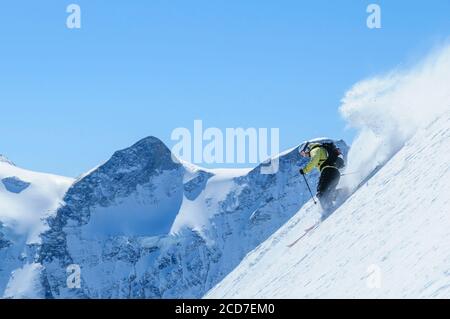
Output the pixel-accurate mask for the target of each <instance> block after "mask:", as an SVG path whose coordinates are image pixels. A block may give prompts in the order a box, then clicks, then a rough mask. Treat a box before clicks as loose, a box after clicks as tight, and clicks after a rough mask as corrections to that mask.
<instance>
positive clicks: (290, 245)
mask: <svg viewBox="0 0 450 319" xmlns="http://www.w3.org/2000/svg"><path fill="white" fill-rule="evenodd" d="M320 223H321V221H318V222H316V223H315V224H314V225H312V226H311V227H309V228H306V229H305V231H304V233H303V234H302V235H301V236H300V237H299V238H298V239H297V240H296V241H294V242H293V243H292V244H289V245H288V247H289V248H292V247H293V246H295V244H297V243H298V242H299V241H300V240H301V239H302V238H303V237H305V236H306V235H308V234H309V233H310V232H311V231H313V230H314V229H316V228H317V227H319V225H320Z"/></svg>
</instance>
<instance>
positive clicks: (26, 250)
mask: <svg viewBox="0 0 450 319" xmlns="http://www.w3.org/2000/svg"><path fill="white" fill-rule="evenodd" d="M72 182H73V180H72V179H70V178H66V177H61V176H55V175H50V174H42V173H36V172H31V171H27V170H24V169H21V168H19V167H16V166H14V164H13V163H12V162H11V161H9V160H7V159H6V157H4V156H1V157H0V295H3V291H4V290H5V288H6V286H7V284H8V282H9V280H10V277H11V271H13V270H14V269H16V268H17V267H22V265H24V264H26V263H27V260H28V258H30V259H31V260H32V258H33V254H34V253H31V255H30V251H32V250H34V247H35V246H36V245H38V244H40V237H39V235H40V234H41V233H42V232H44V231H46V230H47V229H48V225H47V224H46V221H45V219H46V218H48V217H49V216H51V215H52V214H54V213H55V210H56V209H57V208H58V206H59V205H60V204H61V200H62V198H63V196H64V193H65V192H66V190H67V189H68V188H69V186H70V184H71V183H72Z"/></svg>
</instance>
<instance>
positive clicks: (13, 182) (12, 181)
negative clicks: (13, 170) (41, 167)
mask: <svg viewBox="0 0 450 319" xmlns="http://www.w3.org/2000/svg"><path fill="white" fill-rule="evenodd" d="M2 183H3V185H4V186H5V188H6V190H8V191H9V192H11V193H15V194H20V193H22V192H23V191H24V190H26V189H27V188H28V187H29V186H30V185H31V184H30V183H28V182H25V181H23V180H21V179H20V178H18V177H15V176H12V177H6V178H4V179H2Z"/></svg>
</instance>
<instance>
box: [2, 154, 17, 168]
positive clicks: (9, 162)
mask: <svg viewBox="0 0 450 319" xmlns="http://www.w3.org/2000/svg"><path fill="white" fill-rule="evenodd" d="M0 163H6V164H9V165H12V166H16V164H14V163H13V162H12V161H10V160H9V159H8V158H7V157H6V156H4V155H2V154H0Z"/></svg>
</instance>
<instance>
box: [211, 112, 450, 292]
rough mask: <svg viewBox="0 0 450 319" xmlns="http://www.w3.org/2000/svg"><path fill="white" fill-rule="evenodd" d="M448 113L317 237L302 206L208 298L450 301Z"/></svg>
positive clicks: (308, 209) (308, 208)
mask: <svg viewBox="0 0 450 319" xmlns="http://www.w3.org/2000/svg"><path fill="white" fill-rule="evenodd" d="M449 180H450V113H446V114H445V116H442V117H441V118H439V119H437V120H435V121H434V122H432V123H431V124H430V125H429V126H427V127H425V128H423V129H420V130H419V131H418V132H416V134H415V135H414V137H413V138H412V139H410V140H409V141H408V142H407V143H406V145H405V146H404V147H402V148H401V150H400V151H399V152H397V153H396V154H395V155H394V156H393V157H392V159H390V160H389V161H388V162H387V164H386V165H385V166H384V167H382V168H381V169H380V170H379V171H378V172H377V173H376V174H375V175H374V176H373V177H372V178H371V179H370V180H369V181H368V182H367V183H365V184H364V185H363V186H362V187H361V188H360V189H358V190H357V191H356V192H355V193H354V194H353V196H351V197H350V198H349V199H348V200H347V201H346V202H345V203H344V204H343V205H342V206H341V207H339V208H338V209H337V210H336V211H335V212H334V213H333V214H332V215H331V217H329V218H328V219H327V220H326V221H324V222H323V223H322V224H321V225H320V226H319V228H317V229H316V230H315V231H313V232H311V233H310V234H308V235H306V236H305V237H304V238H303V239H302V240H300V241H299V242H298V244H297V245H295V246H294V247H293V248H287V245H288V244H289V243H291V242H293V241H294V240H295V239H296V238H298V237H299V236H300V235H301V234H303V232H304V229H305V228H306V227H308V226H310V225H311V223H313V222H314V220H315V218H316V215H317V213H318V212H317V208H316V207H314V205H311V204H308V205H305V206H304V207H303V208H302V209H301V210H300V211H299V212H298V214H297V215H295V216H294V217H293V218H292V219H291V220H290V221H289V222H288V223H286V224H285V225H284V226H283V227H282V228H280V229H279V230H278V231H277V232H276V233H275V234H274V235H273V236H271V237H270V238H269V239H268V240H267V241H265V242H264V243H263V244H261V245H260V246H259V247H258V248H257V249H255V250H254V251H252V252H251V253H250V254H248V255H247V256H246V257H245V259H244V260H243V262H242V263H241V264H240V265H239V266H238V267H237V268H236V269H235V270H234V271H233V272H232V273H230V274H229V275H228V276H227V277H226V278H225V279H224V280H223V281H222V282H221V283H220V284H218V285H217V286H216V287H215V288H214V289H212V290H211V291H210V292H209V293H208V294H207V295H206V297H207V298H303V297H306V298H328V297H332V298H344V297H350V298H363V297H364V298H365V297H367V298H377V297H387V298H391V297H392V298H398V297H413V298H424V297H425V298H427V297H433V298H449V297H450V214H449V213H450V210H449V205H450V196H449V194H450V183H449Z"/></svg>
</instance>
